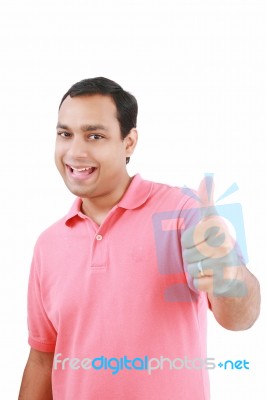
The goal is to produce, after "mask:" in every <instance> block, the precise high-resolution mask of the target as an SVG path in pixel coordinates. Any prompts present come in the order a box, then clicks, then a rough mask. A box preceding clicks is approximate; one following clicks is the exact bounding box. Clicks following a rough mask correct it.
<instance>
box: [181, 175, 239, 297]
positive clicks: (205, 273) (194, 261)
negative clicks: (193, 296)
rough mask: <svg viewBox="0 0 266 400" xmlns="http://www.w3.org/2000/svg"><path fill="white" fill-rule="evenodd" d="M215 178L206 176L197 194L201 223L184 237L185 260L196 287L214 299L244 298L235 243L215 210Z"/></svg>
mask: <svg viewBox="0 0 266 400" xmlns="http://www.w3.org/2000/svg"><path fill="white" fill-rule="evenodd" d="M213 192H214V185H213V178H212V176H206V177H205V178H204V179H203V180H202V182H201V184H200V186H199V190H198V197H199V200H200V206H201V207H200V211H201V219H200V221H199V222H198V223H197V224H196V225H195V226H192V227H190V228H188V229H187V230H185V231H184V232H183V234H182V239H181V240H182V248H183V258H184V260H185V262H186V264H187V270H188V273H189V274H190V275H191V276H192V278H193V284H194V286H195V287H196V288H197V289H199V290H201V291H204V292H207V293H209V294H213V295H214V296H224V297H242V296H244V295H245V286H244V284H243V282H242V280H241V261H240V258H239V255H238V254H237V251H236V249H237V246H236V242H235V240H234V239H233V238H232V237H231V235H230V233H229V229H228V227H227V225H226V223H225V221H224V219H223V218H222V217H220V216H219V215H218V213H217V211H216V209H215V206H214V200H213Z"/></svg>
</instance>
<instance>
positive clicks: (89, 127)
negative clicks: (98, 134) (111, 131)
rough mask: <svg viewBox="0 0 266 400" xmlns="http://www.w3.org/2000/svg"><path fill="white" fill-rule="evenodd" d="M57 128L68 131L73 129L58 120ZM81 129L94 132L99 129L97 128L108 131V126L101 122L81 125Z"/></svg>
mask: <svg viewBox="0 0 266 400" xmlns="http://www.w3.org/2000/svg"><path fill="white" fill-rule="evenodd" d="M56 129H66V130H68V131H71V128H70V127H69V126H67V125H65V124H61V123H60V122H58V124H57V125H56ZM80 129H81V130H82V131H83V132H92V131H97V130H101V131H107V128H106V127H105V126H104V125H101V124H94V125H93V124H91V125H90V124H88V125H81V127H80Z"/></svg>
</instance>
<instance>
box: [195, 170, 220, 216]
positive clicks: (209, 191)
mask: <svg viewBox="0 0 266 400" xmlns="http://www.w3.org/2000/svg"><path fill="white" fill-rule="evenodd" d="M198 197H199V199H200V203H201V213H202V218H206V217H209V216H211V215H217V211H216V209H215V206H214V180H213V174H206V175H205V177H204V178H203V179H202V181H201V183H200V185H199V189H198Z"/></svg>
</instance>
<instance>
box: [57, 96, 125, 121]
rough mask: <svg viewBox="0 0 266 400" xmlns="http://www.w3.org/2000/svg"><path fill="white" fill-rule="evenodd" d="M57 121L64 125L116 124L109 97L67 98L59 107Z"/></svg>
mask: <svg viewBox="0 0 266 400" xmlns="http://www.w3.org/2000/svg"><path fill="white" fill-rule="evenodd" d="M58 121H59V122H60V123H65V124H84V123H95V124H96V123H100V122H101V123H104V124H110V123H116V124H117V123H118V120H117V112H116V105H115V103H114V101H113V99H112V98H111V97H110V96H103V95H99V94H95V95H81V96H76V97H70V96H68V97H67V98H66V99H65V100H64V101H63V103H62V105H61V107H60V110H59V112H58Z"/></svg>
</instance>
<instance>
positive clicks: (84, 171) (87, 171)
mask: <svg viewBox="0 0 266 400" xmlns="http://www.w3.org/2000/svg"><path fill="white" fill-rule="evenodd" d="M66 167H67V169H68V170H69V171H70V173H71V175H72V176H77V177H78V176H79V177H82V176H84V177H85V176H89V175H91V174H92V173H93V172H94V171H95V170H96V167H83V168H74V167H73V166H72V165H67V164H66Z"/></svg>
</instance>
